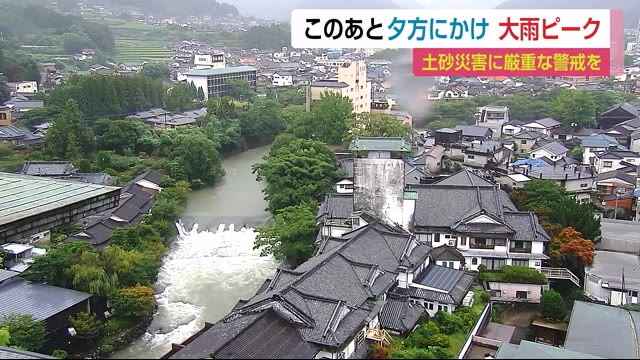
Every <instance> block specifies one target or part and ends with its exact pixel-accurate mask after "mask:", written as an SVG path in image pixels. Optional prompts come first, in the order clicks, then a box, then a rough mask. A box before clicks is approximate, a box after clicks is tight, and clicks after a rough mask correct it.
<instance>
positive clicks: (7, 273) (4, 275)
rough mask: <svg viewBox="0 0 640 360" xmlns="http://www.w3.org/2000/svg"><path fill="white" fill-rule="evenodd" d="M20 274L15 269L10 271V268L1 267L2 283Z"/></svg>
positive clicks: (0, 279) (0, 276)
mask: <svg viewBox="0 0 640 360" xmlns="http://www.w3.org/2000/svg"><path fill="white" fill-rule="evenodd" d="M18 275H19V274H18V273H17V272H15V271H9V270H3V269H0V283H1V282H3V281H5V280H8V279H11V278H13V277H16V276H18Z"/></svg>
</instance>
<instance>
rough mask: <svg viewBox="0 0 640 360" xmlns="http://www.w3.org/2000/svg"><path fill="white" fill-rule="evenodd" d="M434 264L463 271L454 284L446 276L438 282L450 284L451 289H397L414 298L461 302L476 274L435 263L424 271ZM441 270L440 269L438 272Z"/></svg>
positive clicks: (449, 302)
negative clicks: (446, 290)
mask: <svg viewBox="0 0 640 360" xmlns="http://www.w3.org/2000/svg"><path fill="white" fill-rule="evenodd" d="M434 266H437V267H439V268H445V269H448V270H450V271H454V272H459V273H461V275H460V276H459V277H457V276H456V277H457V280H456V281H455V282H453V284H452V281H449V280H448V279H446V278H443V280H442V281H440V282H439V283H438V282H436V284H440V283H441V284H442V286H450V290H448V292H443V291H442V289H440V291H436V290H428V289H422V288H417V287H413V286H412V287H409V288H408V289H400V288H398V289H396V290H395V291H397V292H399V293H400V294H404V295H409V296H411V297H412V298H419V299H424V300H427V301H437V302H440V303H443V304H453V305H458V304H460V302H461V301H462V299H463V298H464V296H465V295H466V294H467V291H469V288H470V287H471V284H472V283H473V279H474V278H475V276H474V275H472V274H469V273H465V272H464V271H462V270H455V269H451V268H446V267H444V266H438V265H433V264H432V265H429V267H428V268H427V269H425V270H424V271H425V272H426V271H430V268H431V267H434ZM439 271H440V270H438V272H439ZM446 274H449V273H448V272H447V273H446ZM441 276H444V275H441ZM447 276H453V275H447ZM429 283H431V282H429Z"/></svg>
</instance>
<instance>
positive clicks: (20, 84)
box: [7, 81, 38, 94]
mask: <svg viewBox="0 0 640 360" xmlns="http://www.w3.org/2000/svg"><path fill="white" fill-rule="evenodd" d="M7 87H8V88H9V91H11V92H12V93H18V94H36V93H38V82H37V81H16V82H7Z"/></svg>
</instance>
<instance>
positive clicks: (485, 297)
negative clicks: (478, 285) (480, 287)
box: [480, 291, 491, 304]
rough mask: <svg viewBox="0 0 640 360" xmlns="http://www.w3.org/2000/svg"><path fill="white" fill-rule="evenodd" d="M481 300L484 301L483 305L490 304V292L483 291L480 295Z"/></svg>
mask: <svg viewBox="0 0 640 360" xmlns="http://www.w3.org/2000/svg"><path fill="white" fill-rule="evenodd" d="M480 300H482V302H483V303H485V304H488V303H489V301H490V300H491V294H489V292H488V291H483V292H481V293H480Z"/></svg>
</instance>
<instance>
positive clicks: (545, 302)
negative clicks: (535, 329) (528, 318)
mask: <svg viewBox="0 0 640 360" xmlns="http://www.w3.org/2000/svg"><path fill="white" fill-rule="evenodd" d="M540 312H541V313H542V316H544V317H545V318H549V319H554V320H558V321H562V320H564V318H565V317H566V316H567V308H566V307H565V306H564V300H563V299H562V296H561V295H560V293H559V292H557V291H555V290H545V291H544V292H543V293H542V298H541V299H540Z"/></svg>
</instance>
